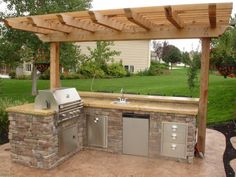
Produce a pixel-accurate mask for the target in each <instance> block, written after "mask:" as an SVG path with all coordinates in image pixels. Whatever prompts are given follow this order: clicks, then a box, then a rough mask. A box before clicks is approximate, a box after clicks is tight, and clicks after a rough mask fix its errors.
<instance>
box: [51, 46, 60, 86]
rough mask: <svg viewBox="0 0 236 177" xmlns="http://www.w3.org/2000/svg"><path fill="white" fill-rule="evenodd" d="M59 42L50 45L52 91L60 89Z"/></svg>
mask: <svg viewBox="0 0 236 177" xmlns="http://www.w3.org/2000/svg"><path fill="white" fill-rule="evenodd" d="M59 48H60V43H59V42H53V43H51V44H50V89H51V90H54V89H56V88H59V87H60V66H59Z"/></svg>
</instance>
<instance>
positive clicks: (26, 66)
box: [16, 62, 33, 77]
mask: <svg viewBox="0 0 236 177" xmlns="http://www.w3.org/2000/svg"><path fill="white" fill-rule="evenodd" d="M32 68H33V64H32V62H24V63H23V64H21V65H19V66H17V68H16V76H17V77H18V76H23V75H24V76H29V75H31V72H32Z"/></svg>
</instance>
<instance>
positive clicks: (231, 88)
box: [2, 69, 236, 124]
mask: <svg viewBox="0 0 236 177" xmlns="http://www.w3.org/2000/svg"><path fill="white" fill-rule="evenodd" d="M90 85H91V79H87V80H63V81H62V86H63V87H76V88H77V89H78V90H79V91H90ZM235 86H236V79H235V78H227V79H224V78H223V77H222V76H216V75H210V81H209V104H208V124H212V123H219V122H224V121H227V120H230V119H234V118H235V112H236V111H235V110H236V109H235V108H236V89H235V88H236V87H235ZM38 87H39V89H47V88H48V87H49V81H44V80H40V81H38ZM121 88H124V90H125V92H129V93H140V94H156V95H159V94H160V95H168V96H173V95H174V96H189V95H190V93H189V90H188V87H187V82H186V70H185V69H180V70H173V71H171V73H170V74H168V75H162V76H142V77H140V76H135V77H127V78H118V79H96V80H95V81H94V84H93V91H109V92H111V91H113V92H119V91H120V89H121ZM30 93H31V81H30V80H4V81H3V89H2V96H4V97H10V98H13V99H20V100H22V99H24V100H28V101H29V102H33V100H34V98H33V97H32V96H31V95H30ZM193 96H194V97H199V86H197V88H196V90H195V91H194V94H193Z"/></svg>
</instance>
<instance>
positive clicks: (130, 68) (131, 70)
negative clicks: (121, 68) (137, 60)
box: [129, 65, 134, 73]
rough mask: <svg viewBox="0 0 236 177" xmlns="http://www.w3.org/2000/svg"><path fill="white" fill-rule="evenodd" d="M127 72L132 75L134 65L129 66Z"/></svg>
mask: <svg viewBox="0 0 236 177" xmlns="http://www.w3.org/2000/svg"><path fill="white" fill-rule="evenodd" d="M129 72H131V73H133V72H134V65H130V66H129Z"/></svg>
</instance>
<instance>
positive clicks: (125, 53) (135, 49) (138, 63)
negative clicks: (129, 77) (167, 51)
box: [77, 40, 151, 73]
mask: <svg viewBox="0 0 236 177" xmlns="http://www.w3.org/2000/svg"><path fill="white" fill-rule="evenodd" d="M77 45H79V46H80V49H81V52H82V54H85V55H88V54H89V51H88V48H87V47H90V48H95V47H96V42H79V43H77ZM150 45H151V44H150V41H149V40H137V41H115V42H114V46H111V49H113V50H116V51H120V52H121V54H120V55H119V56H115V57H114V61H116V62H119V61H122V64H123V66H124V67H125V69H127V70H128V71H130V72H131V73H137V72H138V71H142V70H145V69H147V68H149V67H150V61H151V54H150V52H151V50H150V48H151V46H150Z"/></svg>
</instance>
